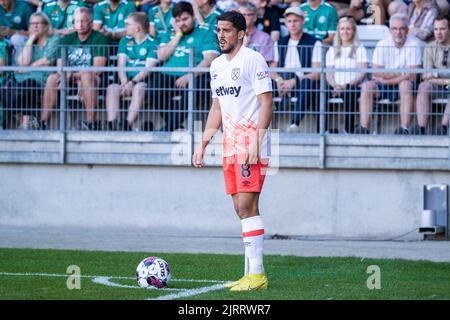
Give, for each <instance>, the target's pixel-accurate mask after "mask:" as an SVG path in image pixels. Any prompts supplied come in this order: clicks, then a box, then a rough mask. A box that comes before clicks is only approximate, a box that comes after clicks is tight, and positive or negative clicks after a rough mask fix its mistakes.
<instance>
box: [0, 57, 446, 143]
mask: <svg viewBox="0 0 450 320" xmlns="http://www.w3.org/2000/svg"><path fill="white" fill-rule="evenodd" d="M66 49H67V48H66ZM61 50H63V49H61ZM111 52H113V51H111ZM325 53H326V50H324V52H323V53H322V58H321V60H320V61H319V62H320V67H313V66H310V67H308V68H305V67H302V68H300V69H299V68H289V67H283V68H279V67H277V68H270V71H271V72H272V73H277V72H278V73H283V74H287V75H290V76H288V77H287V79H294V81H295V84H294V85H293V86H292V88H291V90H289V91H287V92H281V91H280V90H279V88H278V82H277V81H275V80H274V81H273V96H274V117H273V121H272V128H274V129H280V130H281V131H286V132H289V133H299V134H394V133H397V134H422V135H442V134H447V131H446V130H444V127H445V125H447V124H448V113H449V107H448V105H449V93H450V87H449V81H447V82H445V81H444V83H443V84H439V85H438V84H435V83H431V82H430V81H425V80H424V79H423V78H422V77H421V75H423V74H424V73H426V72H427V73H433V72H437V71H439V73H441V74H442V73H444V74H446V75H447V77H448V78H449V79H450V72H449V71H448V69H446V70H442V69H439V70H435V69H430V70H428V69H397V70H391V69H389V70H388V69H377V70H374V69H371V68H370V64H368V65H367V67H366V68H360V67H354V66H352V67H349V68H330V67H327V65H326V64H325ZM64 54H67V52H63V53H61V57H63V56H64ZM191 54H192V53H191ZM61 60H62V61H61V62H60V64H58V66H53V67H51V66H50V67H45V68H36V67H31V68H24V67H20V66H1V67H0V71H1V72H2V74H3V79H4V80H3V84H2V87H1V112H0V121H1V127H2V129H7V130H18V129H23V130H58V131H71V130H90V131H149V132H150V131H163V132H172V131H175V130H188V131H191V130H193V123H194V122H195V121H201V122H202V123H203V126H204V124H205V122H206V118H207V115H208V111H209V108H210V105H211V93H210V76H209V72H208V68H196V67H195V66H194V65H191V66H185V67H183V68H165V67H164V65H163V66H152V67H130V66H126V67H120V68H119V67H117V57H116V56H114V55H111V54H109V55H108V59H107V62H106V63H105V65H104V66H96V67H94V66H83V65H81V66H79V65H75V66H74V65H71V64H70V63H68V61H67V59H61ZM41 70H42V71H41ZM299 70H301V71H302V73H303V74H304V75H308V74H313V73H316V74H317V77H315V78H314V77H313V78H308V77H303V78H299V77H298V76H296V72H298V71H299ZM129 71H134V72H141V71H145V72H146V73H147V75H146V77H144V78H143V79H142V80H140V81H137V82H136V81H131V80H130V78H129V77H128V78H127V82H126V83H123V81H120V79H119V76H118V73H119V72H129ZM26 72H46V74H47V76H46V79H45V83H39V82H37V81H34V80H33V78H32V77H30V78H29V79H27V80H23V81H22V79H20V80H21V81H19V79H17V78H18V77H17V76H16V75H17V74H18V73H26ZM174 72H176V73H175V74H174ZM180 72H182V73H183V74H184V75H187V81H185V82H182V83H180V82H179V78H180V76H179V73H180ZM374 72H377V73H380V72H381V73H383V72H386V73H387V72H389V73H394V74H395V73H398V74H405V73H415V74H417V76H416V77H415V79H416V80H411V81H405V82H404V83H400V84H399V85H393V86H380V85H379V84H376V83H374V81H373V73H374ZM338 73H340V74H345V73H349V74H350V73H352V74H356V73H357V74H363V78H362V79H361V81H360V82H358V83H355V84H346V85H344V86H342V87H339V88H336V86H333V84H334V83H332V81H330V75H331V76H333V75H334V76H336V75H337V74H338ZM327 75H328V76H327ZM289 77H290V78H289ZM22 78H23V77H22ZM287 79H285V80H287ZM368 100H370V101H372V107H371V108H366V105H367V101H368ZM446 113H447V118H445V117H444V115H445V114H446ZM399 127H404V128H405V127H406V128H407V130H408V131H407V132H400V131H399Z"/></svg>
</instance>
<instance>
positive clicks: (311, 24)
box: [300, 0, 338, 45]
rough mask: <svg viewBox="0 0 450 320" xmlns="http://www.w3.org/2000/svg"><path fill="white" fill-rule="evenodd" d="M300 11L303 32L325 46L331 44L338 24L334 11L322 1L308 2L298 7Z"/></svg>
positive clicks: (309, 0) (311, 0)
mask: <svg viewBox="0 0 450 320" xmlns="http://www.w3.org/2000/svg"><path fill="white" fill-rule="evenodd" d="M300 9H301V10H302V11H303V15H304V16H305V23H304V25H303V31H304V32H306V33H309V34H310V35H312V36H314V37H316V38H317V39H319V40H322V42H323V43H325V44H329V45H331V44H333V38H334V35H335V34H336V28H337V23H338V15H337V12H336V9H335V8H334V7H333V6H332V5H331V4H329V3H327V2H325V1H322V0H308V2H306V3H304V4H302V5H301V6H300Z"/></svg>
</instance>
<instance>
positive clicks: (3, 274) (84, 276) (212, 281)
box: [0, 272, 227, 283]
mask: <svg viewBox="0 0 450 320" xmlns="http://www.w3.org/2000/svg"><path fill="white" fill-rule="evenodd" d="M0 276H29V277H66V278H67V277H68V276H70V274H55V273H30V272H0ZM80 277H81V278H98V277H109V278H111V279H123V280H128V279H135V277H114V276H95V275H92V276H90V275H80ZM170 281H171V282H172V281H174V282H206V283H218V282H227V281H226V280H208V279H198V280H197V279H171V280H170Z"/></svg>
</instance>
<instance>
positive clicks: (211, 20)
mask: <svg viewBox="0 0 450 320" xmlns="http://www.w3.org/2000/svg"><path fill="white" fill-rule="evenodd" d="M215 2H216V1H215V0H193V1H192V7H193V8H194V14H195V18H196V19H197V21H198V23H199V24H200V25H202V26H203V25H205V26H207V27H209V29H211V30H212V31H214V32H216V27H217V17H218V16H220V15H221V14H222V13H223V12H222V11H220V10H219V9H218V8H217V7H216V6H214V4H215Z"/></svg>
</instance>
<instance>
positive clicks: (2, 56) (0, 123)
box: [0, 39, 8, 130]
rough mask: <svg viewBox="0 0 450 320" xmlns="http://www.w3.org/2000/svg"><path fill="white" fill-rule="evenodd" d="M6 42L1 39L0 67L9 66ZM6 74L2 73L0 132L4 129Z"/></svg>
mask: <svg viewBox="0 0 450 320" xmlns="http://www.w3.org/2000/svg"><path fill="white" fill-rule="evenodd" d="M6 46H7V44H6V42H5V40H3V39H0V66H6V65H8V51H7V50H6ZM6 74H7V73H6V72H4V71H0V88H1V90H0V130H2V129H4V126H5V124H4V120H3V117H4V111H3V108H4V103H3V94H4V93H3V89H2V87H3V84H4V83H5V79H6Z"/></svg>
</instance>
